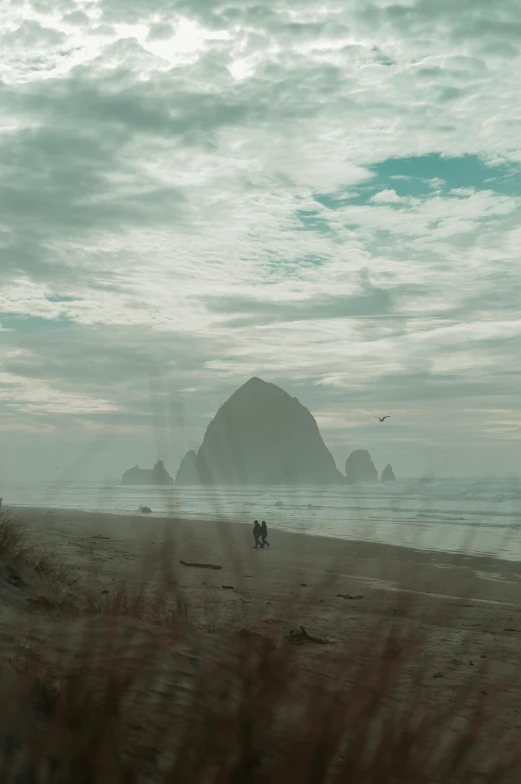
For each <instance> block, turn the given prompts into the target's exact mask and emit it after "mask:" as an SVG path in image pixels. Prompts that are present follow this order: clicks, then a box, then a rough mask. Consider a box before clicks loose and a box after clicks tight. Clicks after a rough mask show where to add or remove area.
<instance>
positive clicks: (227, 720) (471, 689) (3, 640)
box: [0, 516, 521, 784]
mask: <svg viewBox="0 0 521 784" xmlns="http://www.w3.org/2000/svg"><path fill="white" fill-rule="evenodd" d="M107 530H108V529H107ZM27 536H30V535H29V534H28V533H27V532H26V529H25V527H24V525H23V524H22V523H21V522H17V521H15V520H13V519H9V518H7V517H5V516H4V517H3V518H2V520H1V522H0V558H1V559H3V560H4V561H6V562H7V561H10V562H11V564H12V566H13V569H14V570H15V572H14V573H16V574H19V575H21V574H23V576H24V577H23V579H22V580H21V582H22V583H26V584H27V585H29V586H30V587H31V590H33V591H34V590H37V589H38V590H40V588H39V585H40V584H39V583H38V582H37V581H36V582H33V583H30V580H29V576H30V574H31V573H32V572H34V574H35V575H37V578H35V580H36V579H38V580H39V579H41V580H42V583H41V585H42V586H44V585H45V586H50V587H49V591H51V588H52V589H53V590H54V588H53V587H56V585H57V584H58V583H61V582H62V581H66V582H69V583H70V582H71V580H74V579H75V577H74V576H71V575H77V572H78V565H77V563H76V564H71V565H70V566H69V569H68V570H67V569H65V568H64V563H63V558H58V560H57V561H55V562H53V559H52V558H51V556H50V555H48V554H47V555H46V556H45V559H44V560H42V559H41V557H40V556H39V554H38V545H37V544H34V543H31V545H30V546H29V545H28V544H27V542H28V539H27ZM222 536H224V537H225V539H226V537H228V539H227V541H226V542H225V543H224V544H223V551H222V553H221V557H220V561H221V562H222V563H224V564H225V565H226V566H225V568H223V569H222V570H221V571H211V570H208V571H207V570H203V569H194V568H192V569H191V568H188V567H182V566H180V565H179V560H180V558H179V556H180V554H181V553H180V552H179V541H178V540H176V538H175V537H170V538H169V540H168V542H167V545H165V543H162V544H161V546H160V553H161V557H160V558H158V557H157V553H156V556H154V555H153V553H152V551H151V553H150V558H153V560H152V561H151V560H148V561H145V563H144V568H143V569H141V570H140V569H138V568H137V567H136V566H134V567H133V571H131V572H130V573H127V574H125V575H123V576H120V577H116V578H114V579H113V577H114V575H111V576H110V577H109V576H105V578H104V579H103V580H101V582H100V584H99V586H98V587H99V590H98V588H97V589H96V593H93V592H92V591H91V592H88V591H87V588H86V585H87V583H89V580H87V581H84V582H83V583H81V584H80V583H78V584H77V585H75V586H74V587H73V590H72V594H71V592H70V588H68V587H67V586H66V588H67V591H66V592H65V595H66V596H67V602H64V601H63V596H64V594H63V592H62V591H61V590H60V591H58V592H57V593H55V594H54V593H52V591H51V592H50V593H49V592H48V593H47V594H46V596H47V597H50V598H48V599H47V601H46V602H45V603H44V604H43V605H42V606H38V605H36V607H37V612H35V606H34V603H33V605H31V606H26V605H24V604H22V603H19V604H16V603H14V601H11V598H12V597H11V594H10V593H9V595H8V599H9V601H7V603H6V604H5V607H4V608H2V632H1V634H0V656H1V658H2V664H1V674H2V678H1V680H0V690H1V694H0V704H1V705H2V713H1V718H0V734H1V749H2V751H1V754H0V781H1V782H2V784H11V782H31V783H32V782H34V783H36V782H52V783H53V784H54V783H56V784H58V782H59V783H60V784H61V783H62V782H63V784H65V782H67V784H68V783H69V782H78V784H82V783H83V782H84V783H85V784H87V782H89V784H90V783H91V782H92V783H97V782H107V784H116V783H117V784H120V783H121V784H123V783H125V784H138V782H139V783H141V782H156V781H157V782H174V781H175V782H190V783H192V782H205V784H206V782H208V783H209V784H210V783H211V784H228V783H230V784H232V783H233V784H242V783H243V782H262V783H264V782H266V784H267V782H273V783H274V784H278V782H284V784H286V782H288V781H292V782H296V783H297V784H300V782H306V784H322V782H324V783H325V782H328V783H329V782H331V784H337V783H338V784H340V782H342V783H343V782H348V781H349V782H351V781H352V782H357V783H358V782H360V783H363V784H373V783H374V784H380V783H382V784H383V782H386V783H387V782H401V783H402V782H403V783H405V784H407V783H408V782H411V784H412V782H415V783H416V782H465V784H467V782H508V781H517V780H519V778H520V776H521V760H520V758H519V749H518V746H519V743H518V736H519V731H520V730H519V726H518V720H517V719H516V720H514V718H513V717H517V715H518V714H517V711H518V705H517V703H515V700H516V699H517V694H518V693H519V689H518V686H519V676H518V674H517V668H516V666H512V667H509V666H508V664H509V661H512V664H514V665H515V664H516V659H515V657H514V658H511V659H508V656H507V655H506V654H505V653H503V660H504V661H502V662H501V665H502V666H501V668H499V669H498V667H497V666H495V665H497V661H496V658H497V656H496V655H494V654H492V655H491V654H490V653H489V654H487V653H481V654H478V651H485V649H486V644H488V643H490V644H492V641H493V639H494V638H490V640H488V643H485V642H483V645H480V646H479V647H476V646H477V638H476V636H475V635H476V632H475V629H474V626H473V624H475V618H477V617H478V616H476V615H475V613H474V615H473V612H474V609H475V607H476V605H473V608H471V607H469V608H468V610H467V612H468V615H465V613H463V614H461V606H462V605H459V606H458V607H457V608H456V607H455V605H454V604H452V603H450V602H440V604H439V606H438V605H436V607H434V605H431V604H429V607H430V610H429V612H430V619H431V623H430V626H429V625H428V626H425V624H424V623H423V622H422V621H421V619H422V618H424V617H425V606H420V604H421V601H422V599H421V594H417V595H416V594H413V593H406V592H403V593H398V592H396V593H394V594H389V595H387V596H386V597H385V603H384V604H378V601H380V599H379V598H378V597H376V594H375V599H374V601H373V603H372V604H371V603H370V602H368V601H366V600H365V599H364V600H357V599H355V598H354V597H355V596H357V595H358V594H351V593H349V594H348V593H343V594H340V590H341V589H340V585H339V584H337V582H336V580H337V578H336V577H335V575H334V574H331V573H330V572H331V571H332V570H324V574H323V575H322V576H321V578H320V580H317V582H316V583H315V584H313V585H307V584H304V582H303V579H304V578H303V575H304V574H308V575H309V572H305V571H302V572H300V573H298V571H295V572H294V573H293V574H292V575H291V577H289V576H288V574H287V573H285V574H284V579H285V580H286V581H288V582H287V585H289V584H290V582H289V581H291V585H294V586H295V588H294V590H293V591H290V590H288V589H286V590H284V591H283V592H282V594H281V584H282V583H280V582H279V583H277V582H276V579H275V578H274V577H273V578H272V580H271V584H272V590H271V592H270V590H269V587H267V586H266V583H261V582H260V581H261V580H262V573H263V569H264V567H263V566H262V565H260V566H258V569H259V571H258V573H257V574H256V575H255V576H256V583H255V584H256V585H259V584H262V586H263V587H262V597H261V599H260V598H259V597H258V595H257V593H258V592H257V591H256V589H255V590H254V591H253V594H254V596H253V599H255V601H254V600H253V599H252V600H251V601H250V600H249V598H248V597H249V596H250V593H249V589H248V588H247V578H248V574H249V572H251V571H253V568H254V567H253V566H252V563H253V562H251V561H249V562H248V564H247V565H246V566H245V565H244V563H243V562H242V561H241V559H240V558H238V556H237V552H236V551H235V550H234V549H233V541H232V539H233V537H232V535H231V534H230V531H229V530H228V532H227V533H226V532H224V533H223V534H222ZM34 541H35V542H36V541H37V540H36V539H35V540H34ZM103 541H107V547H108V538H107V539H106V540H105V539H104V540H103ZM141 551H142V548H141ZM107 552H108V551H107ZM184 552H188V553H189V555H191V556H193V555H198V554H199V551H198V550H197V548H196V545H195V544H193V546H192V548H191V549H190V550H189V549H188V547H187V545H186V544H185V546H184ZM226 552H227V553H228V554H229V559H228V561H226V560H225V557H224V555H225V553H226ZM256 555H257V554H256ZM270 557H271V556H270ZM97 558H98V561H99V562H100V563H101V560H102V559H101V556H100V555H99V554H98V555H97ZM186 560H187V561H190V560H191V559H186ZM194 560H195V558H194ZM201 560H202V559H201ZM43 563H45V566H42V564H43ZM303 563H305V560H304V559H303V558H301V561H300V564H301V565H302V564H303ZM175 564H176V565H175ZM95 567H96V563H94V564H92V568H93V569H94V568H95ZM16 570H19V571H16ZM22 570H23V571H22ZM273 574H275V573H274V572H273ZM223 575H225V576H223ZM282 579H283V578H282V577H281V578H280V580H282ZM306 579H309V576H308V577H307V578H306ZM298 581H300V582H298ZM15 582H16V579H15ZM228 583H232V584H233V587H232V588H231V589H230V590H223V586H224V585H226V584H228ZM96 585H97V584H96ZM103 586H105V587H103ZM342 587H343V583H342ZM11 588H17V590H19V591H20V592H23V591H24V590H25V589H24V587H23V585H22V584H21V583H20V582H19V584H18V586H11ZM364 590H365V589H364ZM339 594H340V595H339ZM6 595H7V594H6ZM332 597H335V601H333V598H332ZM382 601H383V599H382ZM425 601H429V602H430V601H431V600H428V599H425ZM465 601H466V602H467V604H468V599H467V600H465ZM330 604H331V605H335V608H334V609H331V608H330V607H329V606H328V605H330ZM346 608H348V609H346ZM478 609H479V608H478ZM500 611H502V610H501V608H499V609H498V610H497V611H495V613H496V616H497V613H498V612H500ZM483 612H485V610H483ZM508 612H513V610H511V609H509V610H508ZM451 614H452V616H453V617H452V618H451V617H450V616H451ZM442 616H443V617H442ZM479 617H480V618H481V617H482V616H479ZM483 617H485V616H483ZM486 617H488V616H486ZM321 620H322V626H321V625H320V624H321ZM505 623H506V621H505ZM301 627H304V629H305V630H306V632H307V635H305V634H303V633H302V632H301V633H300V634H299V630H300V629H301ZM440 630H441V631H440ZM436 635H437V638H436V639H438V638H439V640H440V641H441V642H439V644H437V647H435V648H433V642H432V641H433V639H434V638H435V637H436ZM487 639H488V638H487ZM500 643H501V640H500V641H499V642H498V645H499V644H500ZM514 643H515V641H514ZM505 644H506V643H505ZM508 644H510V643H508ZM443 645H445V648H443ZM505 650H506V649H505ZM508 650H510V648H509V649H508ZM457 651H459V656H460V658H459V659H456V658H453V659H449V658H448V657H450V656H453V657H454V656H455V652H456V653H457ZM502 651H503V649H502ZM512 651H515V644H514V646H513V648H512ZM470 655H472V657H473V659H475V660H474V661H472V662H469V660H468V657H469V656H470ZM507 659H508V661H507ZM469 665H472V666H469ZM436 667H438V669H436ZM512 700H514V703H515V704H514V703H513V702H512ZM505 716H506V719H505Z"/></svg>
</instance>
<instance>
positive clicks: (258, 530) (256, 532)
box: [253, 520, 261, 550]
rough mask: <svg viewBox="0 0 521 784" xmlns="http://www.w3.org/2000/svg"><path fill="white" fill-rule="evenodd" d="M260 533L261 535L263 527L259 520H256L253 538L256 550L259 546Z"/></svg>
mask: <svg viewBox="0 0 521 784" xmlns="http://www.w3.org/2000/svg"><path fill="white" fill-rule="evenodd" d="M260 535H261V527H260V525H259V521H258V520H255V522H254V524H253V540H254V542H255V547H254V548H253V549H254V550H256V549H257V547H259V544H260V542H259V539H260Z"/></svg>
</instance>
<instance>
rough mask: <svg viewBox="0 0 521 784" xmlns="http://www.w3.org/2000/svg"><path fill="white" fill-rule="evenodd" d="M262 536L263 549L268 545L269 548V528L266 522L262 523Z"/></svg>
mask: <svg viewBox="0 0 521 784" xmlns="http://www.w3.org/2000/svg"><path fill="white" fill-rule="evenodd" d="M260 534H261V539H262V542H261V547H264V545H266V544H267V545H268V547H269V546H270V543H269V542H268V526H267V525H266V520H263V521H262V523H261V527H260Z"/></svg>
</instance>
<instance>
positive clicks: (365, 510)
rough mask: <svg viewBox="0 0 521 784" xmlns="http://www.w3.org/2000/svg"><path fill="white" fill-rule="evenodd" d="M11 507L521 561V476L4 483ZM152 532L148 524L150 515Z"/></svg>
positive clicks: (3, 491) (1, 490) (6, 502)
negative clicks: (346, 482) (272, 482)
mask: <svg viewBox="0 0 521 784" xmlns="http://www.w3.org/2000/svg"><path fill="white" fill-rule="evenodd" d="M0 495H1V496H3V499H4V506H5V505H8V506H31V507H52V508H56V509H58V508H60V509H78V510H83V511H91V512H110V513H113V514H119V515H125V514H129V513H135V512H137V510H138V507H139V505H140V504H144V505H146V506H149V507H150V508H151V509H152V512H153V514H154V515H155V516H159V517H182V518H187V519H194V520H207V521H208V522H209V523H211V522H212V521H215V520H218V519H220V518H226V519H230V520H233V521H237V522H243V523H245V524H248V525H249V526H251V525H252V523H253V520H254V519H260V520H262V519H264V520H266V522H267V523H268V527H269V528H270V529H272V530H276V529H281V530H284V531H293V532H294V531H297V532H299V533H305V534H309V535H315V536H317V535H318V536H328V537H335V538H340V539H363V540H367V541H373V542H382V543H387V544H396V545H402V546H406V547H416V548H420V549H428V550H442V551H448V552H457V551H460V550H461V549H465V550H467V551H468V552H469V553H472V554H483V555H494V556H496V557H500V558H507V559H509V560H520V561H521V531H520V529H521V480H520V479H517V478H516V479H504V480H498V479H492V480H487V479H483V478H479V479H436V480H430V481H425V480H417V479H415V480H412V479H411V480H402V481H397V482H395V483H389V484H380V483H374V484H373V483H371V484H360V485H356V486H346V487H338V486H335V487H300V488H289V489H288V488H285V487H247V488H245V487H240V488H239V487H235V488H222V487H221V488H215V487H213V488H198V487H167V488H162V487H126V486H121V485H118V484H89V483H83V484H70V483H69V484H59V483H55V484H43V483H42V484H32V485H30V486H28V485H19V484H16V485H15V484H13V485H3V486H2V487H1V488H0ZM143 525H146V518H145V517H144V518H143Z"/></svg>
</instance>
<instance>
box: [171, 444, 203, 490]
mask: <svg viewBox="0 0 521 784" xmlns="http://www.w3.org/2000/svg"><path fill="white" fill-rule="evenodd" d="M175 483H176V485H200V484H201V477H200V476H199V471H198V469H197V455H196V454H195V452H194V450H193V449H191V450H190V451H189V452H187V453H186V455H185V456H184V457H183V459H182V460H181V465H180V466H179V468H178V469H177V474H176V475H175Z"/></svg>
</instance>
